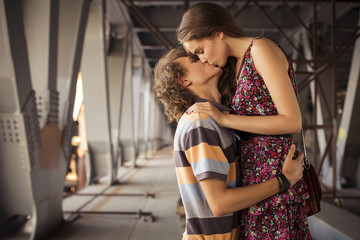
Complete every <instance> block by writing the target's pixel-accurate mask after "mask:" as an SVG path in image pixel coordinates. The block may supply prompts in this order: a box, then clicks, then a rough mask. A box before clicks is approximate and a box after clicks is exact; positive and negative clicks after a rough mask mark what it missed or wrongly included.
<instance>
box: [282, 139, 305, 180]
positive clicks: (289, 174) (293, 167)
mask: <svg viewBox="0 0 360 240" xmlns="http://www.w3.org/2000/svg"><path fill="white" fill-rule="evenodd" d="M294 154H295V145H294V144H292V145H291V147H290V150H289V153H288V154H287V156H286V158H285V162H284V165H283V167H282V173H283V174H284V175H285V177H286V178H287V180H289V182H290V185H291V186H293V185H294V184H295V183H297V182H298V181H299V180H300V179H301V178H302V177H303V170H304V167H303V162H302V160H303V157H304V154H303V153H301V152H298V151H297V152H296V154H295V156H294ZM293 157H295V158H294V159H293Z"/></svg>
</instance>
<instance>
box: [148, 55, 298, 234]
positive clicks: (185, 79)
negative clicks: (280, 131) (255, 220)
mask: <svg viewBox="0 0 360 240" xmlns="http://www.w3.org/2000/svg"><path fill="white" fill-rule="evenodd" d="M154 72H155V84H154V90H155V92H156V94H157V97H158V99H159V100H160V101H161V102H162V103H163V105H164V108H165V114H166V115H167V117H168V119H169V121H173V120H175V119H176V120H177V121H178V126H177V129H176V133H175V137H174V161H175V167H176V174H177V180H178V184H179V189H180V195H181V198H182V201H183V204H184V208H185V212H186V230H185V233H184V239H213V240H218V239H224V240H225V239H238V230H239V219H238V213H237V211H239V210H241V209H244V208H247V207H250V206H252V205H254V204H255V203H258V202H260V201H262V200H264V199H266V198H268V197H270V196H272V195H274V194H276V193H279V192H280V191H282V190H286V189H288V188H289V187H290V186H292V185H294V184H295V183H296V182H297V181H298V180H300V179H301V177H302V170H303V167H302V162H301V160H302V157H303V155H302V154H301V153H299V154H298V157H297V158H296V159H295V160H292V157H293V154H294V151H295V146H292V147H291V149H290V151H289V153H288V156H287V158H286V160H285V163H284V165H283V167H282V173H281V174H279V175H278V176H277V178H274V179H271V180H268V181H265V182H262V183H259V184H257V185H253V186H247V187H239V179H240V177H241V176H239V175H238V173H237V172H238V171H237V159H236V155H237V153H236V143H235V137H234V134H233V132H232V130H231V129H227V128H222V127H220V126H218V125H217V124H216V122H215V121H214V120H213V118H212V117H210V116H208V115H206V114H203V113H195V114H190V115H187V114H183V113H184V112H185V111H186V110H187V108H189V107H190V106H191V105H192V104H193V103H195V102H197V101H210V102H211V103H213V104H214V105H215V106H216V107H217V108H218V109H219V110H221V111H223V112H230V109H229V108H227V107H225V106H223V105H221V99H222V98H223V99H224V96H221V94H220V92H219V90H218V83H219V80H220V78H221V76H222V74H223V72H222V69H221V68H218V67H215V66H213V65H210V64H206V63H205V64H203V63H201V62H200V61H198V60H197V59H196V58H194V57H190V56H188V55H187V54H186V52H184V51H182V50H178V49H173V50H171V51H170V52H169V53H168V54H166V55H165V56H164V57H162V58H161V59H160V61H159V62H158V63H157V65H156V66H155V69H154ZM225 98H226V96H225ZM255 160H256V159H254V161H255ZM240 231H241V230H240Z"/></svg>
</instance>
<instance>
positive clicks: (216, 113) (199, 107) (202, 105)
mask: <svg viewBox="0 0 360 240" xmlns="http://www.w3.org/2000/svg"><path fill="white" fill-rule="evenodd" d="M192 113H205V114H207V115H209V116H211V117H212V118H213V119H214V120H215V122H216V124H217V125H218V126H219V127H226V126H225V125H224V123H225V119H226V116H227V115H229V114H227V113H223V112H221V111H220V110H219V109H218V108H217V107H215V106H214V105H213V104H211V103H210V102H197V103H194V104H193V105H192V106H191V107H190V108H189V109H188V110H187V111H186V114H192Z"/></svg>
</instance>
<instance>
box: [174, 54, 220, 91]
mask: <svg viewBox="0 0 360 240" xmlns="http://www.w3.org/2000/svg"><path fill="white" fill-rule="evenodd" d="M175 62H178V63H179V64H180V66H181V68H182V69H183V70H184V71H185V72H186V77H185V78H186V79H187V80H189V81H191V84H192V85H193V86H199V87H201V86H202V87H203V86H206V85H207V84H208V83H209V82H210V81H216V84H217V82H218V80H219V78H220V76H221V74H222V69H221V68H219V67H215V66H213V65H211V64H209V63H202V62H200V61H199V60H197V59H194V58H192V57H181V58H178V59H176V60H175Z"/></svg>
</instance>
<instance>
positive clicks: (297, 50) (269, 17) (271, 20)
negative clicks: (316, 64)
mask: <svg viewBox="0 0 360 240" xmlns="http://www.w3.org/2000/svg"><path fill="white" fill-rule="evenodd" d="M252 1H253V2H254V4H255V6H256V7H257V8H258V9H259V10H260V11H261V12H262V13H263V14H264V15H265V16H266V17H267V18H268V19H269V20H270V22H271V23H272V24H273V25H274V26H275V27H276V28H277V30H278V31H279V32H280V33H281V35H283V37H284V38H285V39H286V40H287V41H288V42H289V44H290V45H291V46H292V47H293V49H294V50H295V51H296V52H297V53H298V54H299V56H300V57H301V58H302V59H303V60H304V61H306V58H305V57H304V55H303V54H302V52H301V51H300V50H299V49H298V48H297V47H296V46H295V45H294V43H293V42H292V41H291V39H290V38H289V37H288V36H286V34H285V33H284V32H283V30H281V28H280V27H279V25H277V24H276V22H275V21H274V20H273V19H272V18H271V16H270V15H269V14H267V12H265V10H264V9H262V7H261V6H260V5H259V3H258V2H257V0H252ZM309 65H310V64H309ZM310 66H311V65H310ZM311 67H312V66H311Z"/></svg>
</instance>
